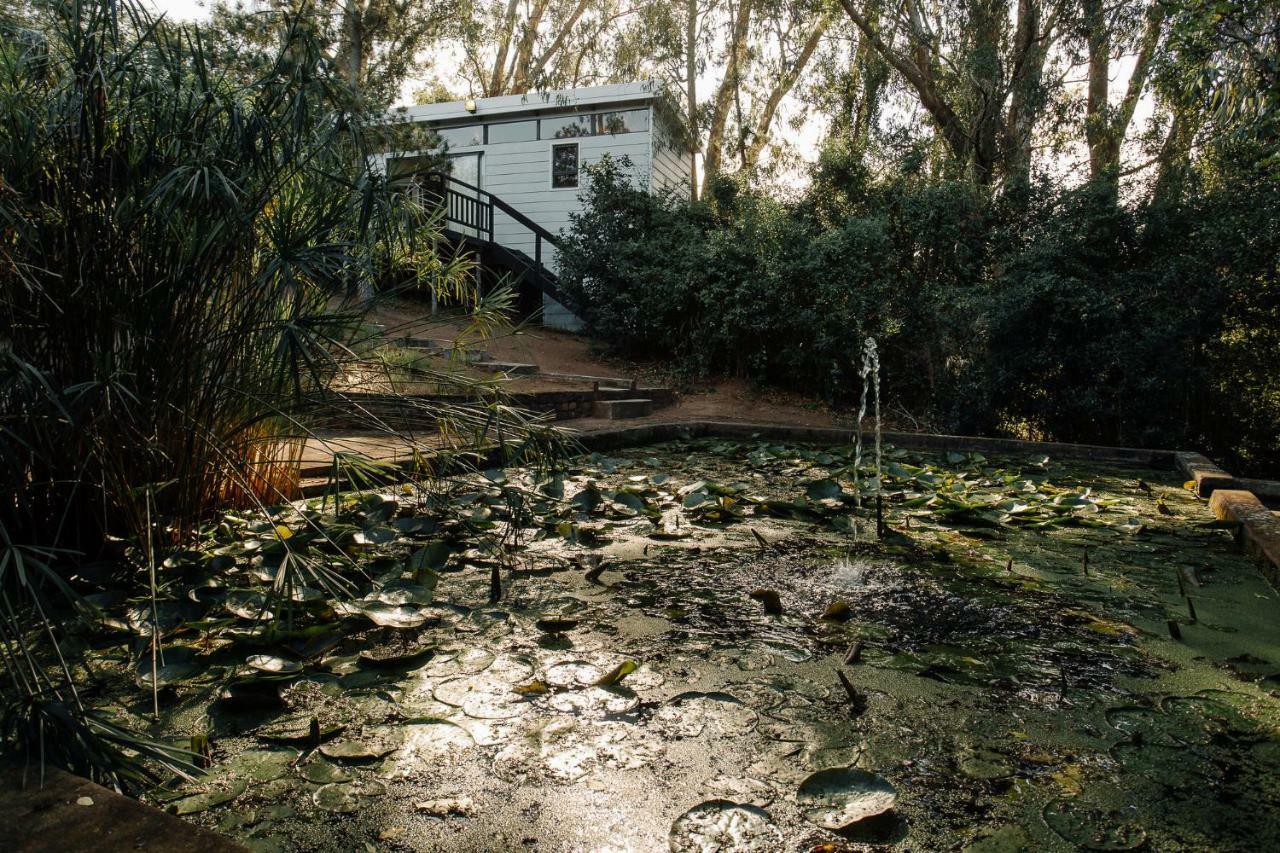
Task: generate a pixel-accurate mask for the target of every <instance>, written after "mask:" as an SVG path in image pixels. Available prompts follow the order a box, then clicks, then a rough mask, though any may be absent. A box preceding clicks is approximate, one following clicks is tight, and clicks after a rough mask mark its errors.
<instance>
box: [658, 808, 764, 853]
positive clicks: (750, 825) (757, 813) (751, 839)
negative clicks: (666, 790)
mask: <svg viewBox="0 0 1280 853" xmlns="http://www.w3.org/2000/svg"><path fill="white" fill-rule="evenodd" d="M668 846H669V847H670V849H671V851H672V853H714V851H735V853H772V851H776V850H781V849H783V839H782V832H781V830H779V829H778V827H777V826H775V825H774V823H773V818H772V817H770V815H769V813H768V812H767V811H765V810H764V809H762V808H759V807H757V806H749V805H743V804H741V803H735V802H732V801H730V800H706V801H705V802H701V803H699V804H698V805H696V806H694V807H693V808H691V809H689V810H688V811H687V812H685V813H684V814H682V815H680V817H678V818H676V819H675V822H674V823H672V824H671V833H670V835H669V836H668Z"/></svg>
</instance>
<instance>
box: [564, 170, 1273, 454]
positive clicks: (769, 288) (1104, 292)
mask: <svg viewBox="0 0 1280 853" xmlns="http://www.w3.org/2000/svg"><path fill="white" fill-rule="evenodd" d="M1255 154H1256V152H1253V151H1247V150H1245V151H1241V150H1229V149H1225V148H1224V149H1223V150H1221V151H1217V152H1215V154H1214V155H1213V156H1206V157H1205V158H1204V160H1203V161H1202V162H1201V163H1200V164H1199V169H1198V171H1197V173H1196V176H1195V178H1194V180H1192V181H1191V182H1190V184H1189V186H1188V189H1187V191H1186V192H1184V194H1183V199H1182V200H1180V201H1179V202H1178V203H1177V204H1176V205H1173V206H1166V207H1162V208H1156V207H1153V206H1151V205H1141V206H1125V205H1116V204H1115V203H1114V201H1113V200H1112V198H1111V197H1110V196H1108V195H1106V194H1105V192H1103V191H1100V190H1098V189H1097V188H1094V187H1090V186H1084V187H1081V188H1078V189H1073V190H1068V191H1064V190H1056V189H1053V188H1051V187H1048V186H1039V187H1032V188H1030V189H1029V190H1027V191H1026V192H1025V193H1022V194H1019V195H1018V196H1017V197H1016V198H1015V197H1011V196H1010V195H1007V194H1006V195H1003V196H1001V195H995V194H992V193H990V192H988V191H986V190H982V189H979V188H977V187H974V186H973V185H971V184H967V183H959V182H956V183H950V182H939V181H936V180H926V179H924V178H922V177H920V176H918V175H912V174H909V173H901V172H896V173H890V174H889V175H887V176H881V177H878V178H874V179H873V178H871V177H869V176H868V175H867V173H866V172H865V170H863V169H862V168H861V166H860V164H859V163H858V162H857V160H856V159H855V158H852V157H848V156H845V155H844V154H843V153H842V152H840V151H839V150H831V151H828V152H827V153H826V154H825V155H824V157H823V159H822V161H821V162H820V163H819V165H818V166H817V167H816V169H815V171H814V176H813V177H814V179H813V182H812V185H811V187H810V189H809V190H808V192H807V194H806V195H805V196H804V197H803V198H801V199H800V200H798V201H796V202H794V203H791V204H786V205H784V204H781V203H778V202H776V201H773V200H770V199H769V198H767V197H765V196H762V195H760V194H758V193H753V192H750V191H748V190H746V189H744V188H743V187H741V186H739V185H737V184H735V183H733V182H731V181H722V182H721V183H720V184H718V185H717V186H716V187H715V188H714V189H713V192H711V193H710V194H709V195H708V198H707V199H705V200H704V201H702V202H699V203H697V204H690V203H689V202H688V201H687V200H683V199H678V198H674V197H660V196H654V195H651V194H649V193H647V192H644V191H642V190H639V189H636V188H634V187H633V186H632V185H631V183H630V182H629V181H628V179H627V177H626V173H627V169H626V166H625V164H619V163H616V162H615V163H611V162H608V161H606V162H605V163H604V164H602V165H601V166H599V167H597V168H596V169H595V171H594V174H593V179H592V181H591V182H590V186H589V188H588V189H587V190H586V201H587V205H586V210H585V212H584V213H583V214H582V215H580V216H578V217H577V218H576V220H575V222H574V226H573V228H572V230H571V233H570V234H569V235H568V236H569V244H568V248H567V250H566V252H565V253H564V257H563V264H564V266H563V279H564V285H565V287H566V288H567V289H568V290H569V291H570V292H571V293H572V294H573V295H574V296H575V297H576V299H577V300H578V302H579V304H580V305H581V306H583V310H584V312H585V315H586V316H585V319H586V321H587V324H588V327H589V330H590V332H591V333H592V334H593V335H594V336H595V337H596V338H597V339H599V340H600V341H602V342H604V343H605V344H606V345H608V346H609V347H611V348H612V349H614V350H615V351H616V352H618V353H619V354H622V355H625V356H629V357H633V358H642V359H648V358H655V359H667V360H671V361H672V362H673V363H674V364H675V365H677V366H678V367H679V368H680V369H682V370H685V371H689V372H691V373H697V374H736V375H742V376H746V377H749V378H751V379H753V380H756V381H759V382H761V383H767V384H773V385H778V386H783V387H788V388H793V389H797V390H801V391H808V392H814V393H818V394H821V395H822V396H824V397H826V398H827V399H829V400H832V401H834V402H844V401H848V400H850V399H851V398H852V397H853V396H854V395H856V393H857V392H858V390H859V385H858V382H857V379H856V366H857V361H858V357H859V347H860V344H861V341H862V339H863V338H864V337H865V336H866V335H874V336H876V338H877V339H878V340H879V343H880V349H881V353H882V358H883V361H884V376H885V387H886V400H887V401H889V402H892V403H896V404H899V405H900V406H902V407H903V408H904V409H905V410H906V411H907V412H910V413H911V414H912V415H914V416H916V417H920V418H922V419H923V420H924V421H925V423H927V424H928V425H929V426H931V427H932V428H934V429H939V430H959V431H967V432H983V433H1008V434H1018V435H1024V436H1037V437H1044V438H1049V439H1055V440H1064V441H1084V442H1102V443H1107V444H1126V445H1144V446H1172V447H1200V448H1203V449H1205V450H1207V451H1209V452H1211V453H1214V454H1216V455H1218V456H1219V457H1221V458H1223V459H1224V460H1225V461H1226V462H1228V464H1229V465H1235V466H1237V467H1238V468H1239V469H1240V471H1242V472H1244V471H1248V472H1251V473H1255V474H1277V473H1280V278H1278V276H1277V257H1278V251H1280V233H1278V228H1277V225H1276V223H1277V222H1280V186H1278V185H1277V182H1276V180H1275V178H1274V176H1273V175H1268V174H1267V173H1266V172H1265V170H1264V169H1262V168H1261V167H1256V166H1254V165H1252V164H1253V163H1256V162H1258V160H1259V158H1258V157H1257V156H1255Z"/></svg>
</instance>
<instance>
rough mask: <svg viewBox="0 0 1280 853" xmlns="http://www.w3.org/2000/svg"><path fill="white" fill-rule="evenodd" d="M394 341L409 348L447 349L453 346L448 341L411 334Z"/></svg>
mask: <svg viewBox="0 0 1280 853" xmlns="http://www.w3.org/2000/svg"><path fill="white" fill-rule="evenodd" d="M396 343H397V344H399V345H400V346H402V347H408V348H409V349H447V348H449V347H451V346H453V345H452V344H451V343H450V342H449V341H441V340H437V339H435V338H418V337H414V336H413V335H405V336H404V337H403V338H400V339H399V340H398V341H396Z"/></svg>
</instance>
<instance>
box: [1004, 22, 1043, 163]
mask: <svg viewBox="0 0 1280 853" xmlns="http://www.w3.org/2000/svg"><path fill="white" fill-rule="evenodd" d="M1040 27H1041V19H1040V6H1039V4H1038V2H1037V0H1018V19H1017V25H1016V28H1015V31H1014V40H1013V46H1014V53H1013V62H1014V67H1013V69H1012V71H1011V73H1010V77H1011V81H1010V92H1009V112H1008V114H1007V115H1006V116H1005V125H1004V157H1003V160H1004V178H1005V185H1006V187H1021V186H1026V185H1027V184H1028V183H1030V181H1031V139H1032V133H1033V131H1034V130H1035V124H1036V119H1038V118H1039V116H1040V111H1041V109H1043V107H1044V91H1043V88H1042V83H1043V79H1044V63H1045V59H1046V58H1047V57H1048V55H1049V47H1050V45H1051V44H1052V38H1051V33H1052V30H1053V24H1052V23H1050V24H1049V26H1047V27H1045V28H1044V30H1043V32H1042V31H1041V29H1040Z"/></svg>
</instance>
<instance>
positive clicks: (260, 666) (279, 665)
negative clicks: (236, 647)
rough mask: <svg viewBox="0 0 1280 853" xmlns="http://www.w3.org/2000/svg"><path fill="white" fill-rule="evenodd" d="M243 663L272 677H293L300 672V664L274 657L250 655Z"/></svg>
mask: <svg viewBox="0 0 1280 853" xmlns="http://www.w3.org/2000/svg"><path fill="white" fill-rule="evenodd" d="M245 663H246V664H248V665H249V666H251V667H253V668H254V669H256V670H258V671H259V672H268V673H271V674H273V675H294V674H296V673H299V672H302V669H303V667H302V664H300V663H298V662H297V661H292V660H285V659H284V658H280V657H276V656H275V655H251V656H250V657H248V658H247V659H246V660H245Z"/></svg>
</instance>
